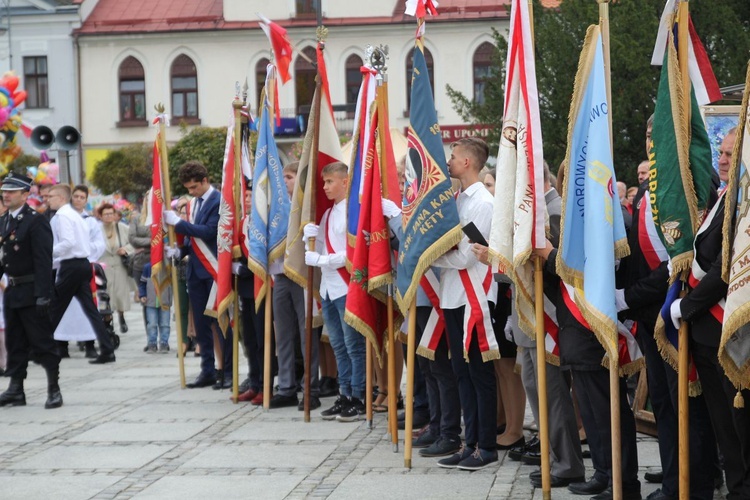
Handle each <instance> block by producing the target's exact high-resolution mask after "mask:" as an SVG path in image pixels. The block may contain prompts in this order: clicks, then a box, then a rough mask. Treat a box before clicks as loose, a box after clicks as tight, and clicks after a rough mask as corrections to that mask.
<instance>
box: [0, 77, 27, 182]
mask: <svg viewBox="0 0 750 500" xmlns="http://www.w3.org/2000/svg"><path fill="white" fill-rule="evenodd" d="M18 81H19V80H18V77H17V76H16V75H15V74H14V73H13V72H8V73H5V74H4V75H3V76H2V78H0V175H5V174H6V173H7V171H8V165H10V164H11V162H13V160H15V159H16V158H18V155H20V154H21V147H20V146H19V145H18V144H16V133H17V132H18V129H19V128H21V113H20V110H19V109H18V106H20V105H21V103H23V101H25V100H26V91H25V90H18Z"/></svg>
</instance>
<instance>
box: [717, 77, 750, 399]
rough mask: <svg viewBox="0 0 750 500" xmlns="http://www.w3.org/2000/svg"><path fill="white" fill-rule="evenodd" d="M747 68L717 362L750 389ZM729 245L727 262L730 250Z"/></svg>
mask: <svg viewBox="0 0 750 500" xmlns="http://www.w3.org/2000/svg"><path fill="white" fill-rule="evenodd" d="M749 107H750V67H749V68H748V72H747V78H746V80H745V95H744V97H743V100H742V109H741V110H740V121H739V125H738V126H737V133H736V140H735V144H734V151H733V153H732V165H731V167H730V170H729V184H728V187H727V193H726V208H725V213H724V238H725V240H724V245H723V250H724V256H723V257H724V272H725V274H724V279H725V280H727V279H728V283H729V290H728V292H727V299H726V305H725V307H724V326H723V330H722V334H721V344H720V345H719V361H720V362H721V366H722V367H723V368H724V372H725V373H726V375H727V377H728V378H729V380H731V381H732V383H733V384H734V385H735V387H737V388H738V389H748V388H750V274H748V273H750V265H748V264H749V263H750V234H748V231H747V228H748V227H749V226H750V214H749V212H750V172H748V168H750V123H748V121H749V119H750V112H749V111H750V109H748V108H749ZM730 247H731V261H730V251H729V249H730Z"/></svg>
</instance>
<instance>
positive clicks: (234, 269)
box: [232, 262, 242, 276]
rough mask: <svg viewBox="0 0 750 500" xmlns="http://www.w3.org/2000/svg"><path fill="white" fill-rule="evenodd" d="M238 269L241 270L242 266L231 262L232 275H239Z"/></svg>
mask: <svg viewBox="0 0 750 500" xmlns="http://www.w3.org/2000/svg"><path fill="white" fill-rule="evenodd" d="M240 269H242V264H241V263H239V262H232V274H235V275H237V276H239V275H240Z"/></svg>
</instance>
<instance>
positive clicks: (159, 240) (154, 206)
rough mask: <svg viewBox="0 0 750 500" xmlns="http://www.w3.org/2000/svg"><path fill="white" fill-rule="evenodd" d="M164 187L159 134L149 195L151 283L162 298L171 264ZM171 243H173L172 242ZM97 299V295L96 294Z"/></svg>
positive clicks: (155, 143)
mask: <svg viewBox="0 0 750 500" xmlns="http://www.w3.org/2000/svg"><path fill="white" fill-rule="evenodd" d="M163 189H164V187H163V182H162V175H161V156H160V148H159V133H158V132H157V134H156V140H155V141H154V169H153V172H152V174H151V192H150V193H149V195H148V213H149V219H150V223H151V224H150V227H151V281H153V283H154V288H155V289H156V295H157V296H159V297H160V296H161V293H162V290H164V288H165V287H167V286H169V278H170V276H169V272H168V265H169V263H168V262H167V261H166V260H165V259H164V225H163V224H162V218H163V213H164V190H163ZM170 243H171V242H170ZM94 297H96V294H94Z"/></svg>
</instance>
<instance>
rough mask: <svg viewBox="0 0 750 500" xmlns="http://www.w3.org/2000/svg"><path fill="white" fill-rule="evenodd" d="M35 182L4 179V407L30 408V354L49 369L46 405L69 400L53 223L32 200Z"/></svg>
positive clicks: (0, 253) (0, 258)
mask: <svg viewBox="0 0 750 500" xmlns="http://www.w3.org/2000/svg"><path fill="white" fill-rule="evenodd" d="M30 189H31V181H30V180H29V179H27V178H26V177H23V176H20V175H16V174H13V173H10V174H8V176H7V177H6V178H5V180H4V181H3V185H2V188H0V190H2V192H3V203H4V204H5V206H6V207H8V211H7V212H6V213H5V215H3V216H2V217H0V274H2V273H6V275H7V277H8V288H7V289H6V290H5V297H4V300H5V302H4V305H5V321H6V325H5V326H6V329H5V333H6V343H7V347H8V368H7V372H6V374H7V376H9V377H10V385H9V387H8V390H7V391H5V392H4V393H2V394H0V406H8V405H10V406H24V405H25V404H26V395H25V393H24V390H23V381H24V379H25V378H26V370H27V368H28V365H29V353H30V352H31V351H33V352H34V357H35V359H36V360H37V361H38V362H39V363H40V364H41V365H42V366H43V367H44V370H45V371H46V372H47V402H46V403H45V405H44V407H45V408H59V407H60V406H62V404H63V400H62V395H61V394H60V386H59V385H58V378H59V373H60V368H59V366H60V356H59V355H58V354H57V347H56V345H55V341H54V339H53V338H52V332H53V329H52V325H51V323H50V317H49V305H50V295H51V291H52V231H51V229H50V225H49V221H48V220H47V219H46V218H45V217H43V216H41V215H39V214H37V213H36V212H35V211H34V210H32V209H31V208H30V207H29V206H28V205H27V204H26V198H27V197H28V194H29V190H30Z"/></svg>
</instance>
